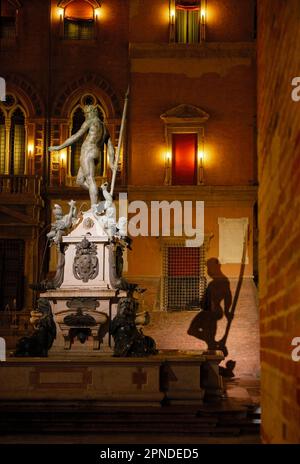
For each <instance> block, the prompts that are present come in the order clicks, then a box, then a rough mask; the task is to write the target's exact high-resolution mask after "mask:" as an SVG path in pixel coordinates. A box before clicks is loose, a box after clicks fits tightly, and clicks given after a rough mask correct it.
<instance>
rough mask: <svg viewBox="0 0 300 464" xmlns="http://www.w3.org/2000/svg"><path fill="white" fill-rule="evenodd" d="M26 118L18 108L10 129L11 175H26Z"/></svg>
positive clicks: (12, 118)
mask: <svg viewBox="0 0 300 464" xmlns="http://www.w3.org/2000/svg"><path fill="white" fill-rule="evenodd" d="M25 139H26V136H25V118H24V114H23V112H22V110H21V109H20V108H17V109H16V110H15V111H14V113H13V115H12V117H11V128H10V150H9V152H10V153H9V154H10V159H9V163H10V173H11V174H15V175H22V174H24V170H25Z"/></svg>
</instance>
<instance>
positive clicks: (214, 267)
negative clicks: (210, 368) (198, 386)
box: [188, 236, 247, 377]
mask: <svg viewBox="0 0 300 464" xmlns="http://www.w3.org/2000/svg"><path fill="white" fill-rule="evenodd" d="M246 248H247V237H246V236H245V240H244V245H243V255H242V261H241V268H240V273H239V278H238V283H237V287H236V290H235V294H234V297H233V296H232V293H231V289H230V282H229V279H228V278H227V277H226V275H225V274H224V273H223V272H222V269H221V264H220V262H219V260H218V259H217V258H210V259H209V260H208V261H207V263H206V265H207V274H208V276H209V277H210V278H211V279H212V280H211V281H210V282H209V284H208V286H207V288H206V291H205V293H204V296H203V298H202V300H201V301H200V312H199V314H197V316H196V317H195V318H194V319H193V320H192V322H191V324H190V327H189V329H188V334H189V335H191V336H193V337H196V338H198V339H199V340H203V341H205V342H206V343H207V349H208V350H220V351H223V354H224V356H225V358H226V357H227V356H228V349H227V347H226V343H227V339H228V335H229V331H230V327H231V324H232V321H233V318H234V315H235V310H236V306H237V302H238V298H239V294H240V290H241V286H242V282H243V276H244V271H245V262H246ZM224 316H225V317H226V319H227V325H226V328H225V332H224V335H223V337H222V338H221V339H220V340H218V341H217V340H216V334H217V327H218V321H220V320H221V319H222V318H223V317H224ZM235 364H236V363H235V361H233V360H229V361H227V363H226V367H225V368H224V367H220V372H221V375H223V376H225V377H234V373H233V370H234V368H235Z"/></svg>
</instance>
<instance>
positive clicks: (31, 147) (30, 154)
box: [27, 143, 34, 176]
mask: <svg viewBox="0 0 300 464" xmlns="http://www.w3.org/2000/svg"><path fill="white" fill-rule="evenodd" d="M27 155H28V174H29V175H30V176H32V175H33V173H34V145H33V144H32V143H29V144H28V146H27Z"/></svg>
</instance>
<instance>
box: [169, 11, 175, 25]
mask: <svg viewBox="0 0 300 464" xmlns="http://www.w3.org/2000/svg"><path fill="white" fill-rule="evenodd" d="M175 14H176V11H175V8H171V9H170V21H171V24H173V25H174V24H175Z"/></svg>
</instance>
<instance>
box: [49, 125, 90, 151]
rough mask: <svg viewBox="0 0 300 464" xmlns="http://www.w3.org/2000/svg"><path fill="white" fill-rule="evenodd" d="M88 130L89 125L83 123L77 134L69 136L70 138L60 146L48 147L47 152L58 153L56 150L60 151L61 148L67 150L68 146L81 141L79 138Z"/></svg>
mask: <svg viewBox="0 0 300 464" xmlns="http://www.w3.org/2000/svg"><path fill="white" fill-rule="evenodd" d="M88 129H89V123H88V122H87V121H85V122H84V123H83V124H82V126H81V128H80V129H79V131H78V132H76V133H75V134H73V135H71V137H69V138H68V139H67V140H65V142H64V143H62V144H61V145H57V146H54V147H49V151H58V150H62V149H63V148H67V147H69V146H70V145H73V143H75V142H77V141H78V140H79V139H81V137H82V136H83V135H84V134H85V133H86V132H87V131H88Z"/></svg>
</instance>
